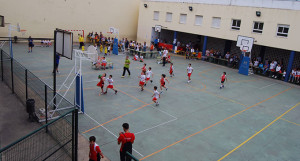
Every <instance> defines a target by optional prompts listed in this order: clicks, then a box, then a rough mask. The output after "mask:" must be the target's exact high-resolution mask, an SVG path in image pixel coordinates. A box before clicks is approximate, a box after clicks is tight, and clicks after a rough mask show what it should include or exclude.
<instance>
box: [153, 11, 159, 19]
mask: <svg viewBox="0 0 300 161" xmlns="http://www.w3.org/2000/svg"><path fill="white" fill-rule="evenodd" d="M153 20H159V12H158V11H154V15H153Z"/></svg>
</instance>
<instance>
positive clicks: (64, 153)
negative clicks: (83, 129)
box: [0, 109, 78, 161]
mask: <svg viewBox="0 0 300 161" xmlns="http://www.w3.org/2000/svg"><path fill="white" fill-rule="evenodd" d="M77 132H78V110H77V109H72V110H71V111H69V112H67V113H65V114H63V115H61V116H60V117H59V118H57V119H55V120H53V121H51V122H49V123H48V124H45V125H43V126H42V127H40V128H39V129H37V130H35V131H33V132H32V133H30V134H28V135H27V136H25V137H23V138H21V139H19V140H17V141H16V142H14V143H12V144H10V145H8V146H6V147H4V148H3V149H0V160H1V161H19V160H64V161H68V160H77V147H78V139H77V137H78V135H77Z"/></svg>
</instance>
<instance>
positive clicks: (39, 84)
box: [0, 49, 75, 123]
mask: <svg viewBox="0 0 300 161" xmlns="http://www.w3.org/2000/svg"><path fill="white" fill-rule="evenodd" d="M0 52H1V53H0V54H1V61H0V70H1V72H0V75H1V80H2V81H3V82H5V83H6V84H7V86H8V87H9V88H10V89H11V90H12V92H13V93H15V94H16V96H17V97H18V98H19V99H20V100H21V102H22V103H23V104H24V105H26V100H28V99H34V100H35V113H36V115H37V116H38V119H39V121H41V120H43V121H46V123H47V121H48V119H49V118H50V117H49V111H50V112H51V111H52V110H54V109H55V108H60V109H64V110H60V111H57V112H55V113H54V114H53V115H51V116H52V117H51V119H53V118H57V117H59V116H60V115H61V114H64V113H66V112H67V111H69V110H70V108H71V109H72V108H73V109H74V108H75V106H74V104H72V103H70V102H69V101H68V100H67V99H65V98H64V97H63V96H61V95H60V94H58V93H57V94H56V96H55V99H54V91H53V89H52V88H51V87H49V86H48V85H47V84H46V83H44V82H43V81H42V80H40V79H39V78H38V77H37V76H35V75H34V74H33V73H32V72H30V71H29V70H28V69H26V68H25V67H24V66H22V65H21V64H20V63H19V62H18V61H17V60H15V59H14V58H11V57H10V56H9V54H7V53H6V52H5V51H4V50H2V49H0ZM53 100H55V101H57V102H60V104H59V105H57V106H56V107H54V105H53ZM47 107H48V108H47Z"/></svg>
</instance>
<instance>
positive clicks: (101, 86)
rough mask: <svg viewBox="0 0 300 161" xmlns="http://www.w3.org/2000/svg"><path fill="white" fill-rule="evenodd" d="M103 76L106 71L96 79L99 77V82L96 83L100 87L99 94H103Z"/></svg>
mask: <svg viewBox="0 0 300 161" xmlns="http://www.w3.org/2000/svg"><path fill="white" fill-rule="evenodd" d="M105 76H106V73H104V74H102V75H99V76H98V79H100V82H99V83H98V84H97V86H98V87H100V88H101V93H100V94H103V88H104V82H105ZM100 94H99V96H100Z"/></svg>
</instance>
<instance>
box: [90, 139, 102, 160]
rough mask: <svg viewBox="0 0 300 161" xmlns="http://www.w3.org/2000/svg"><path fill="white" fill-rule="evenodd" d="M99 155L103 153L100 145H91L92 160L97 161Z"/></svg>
mask: <svg viewBox="0 0 300 161" xmlns="http://www.w3.org/2000/svg"><path fill="white" fill-rule="evenodd" d="M97 153H101V150H100V147H99V145H97V144H96V143H95V144H90V159H92V160H94V161H97Z"/></svg>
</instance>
